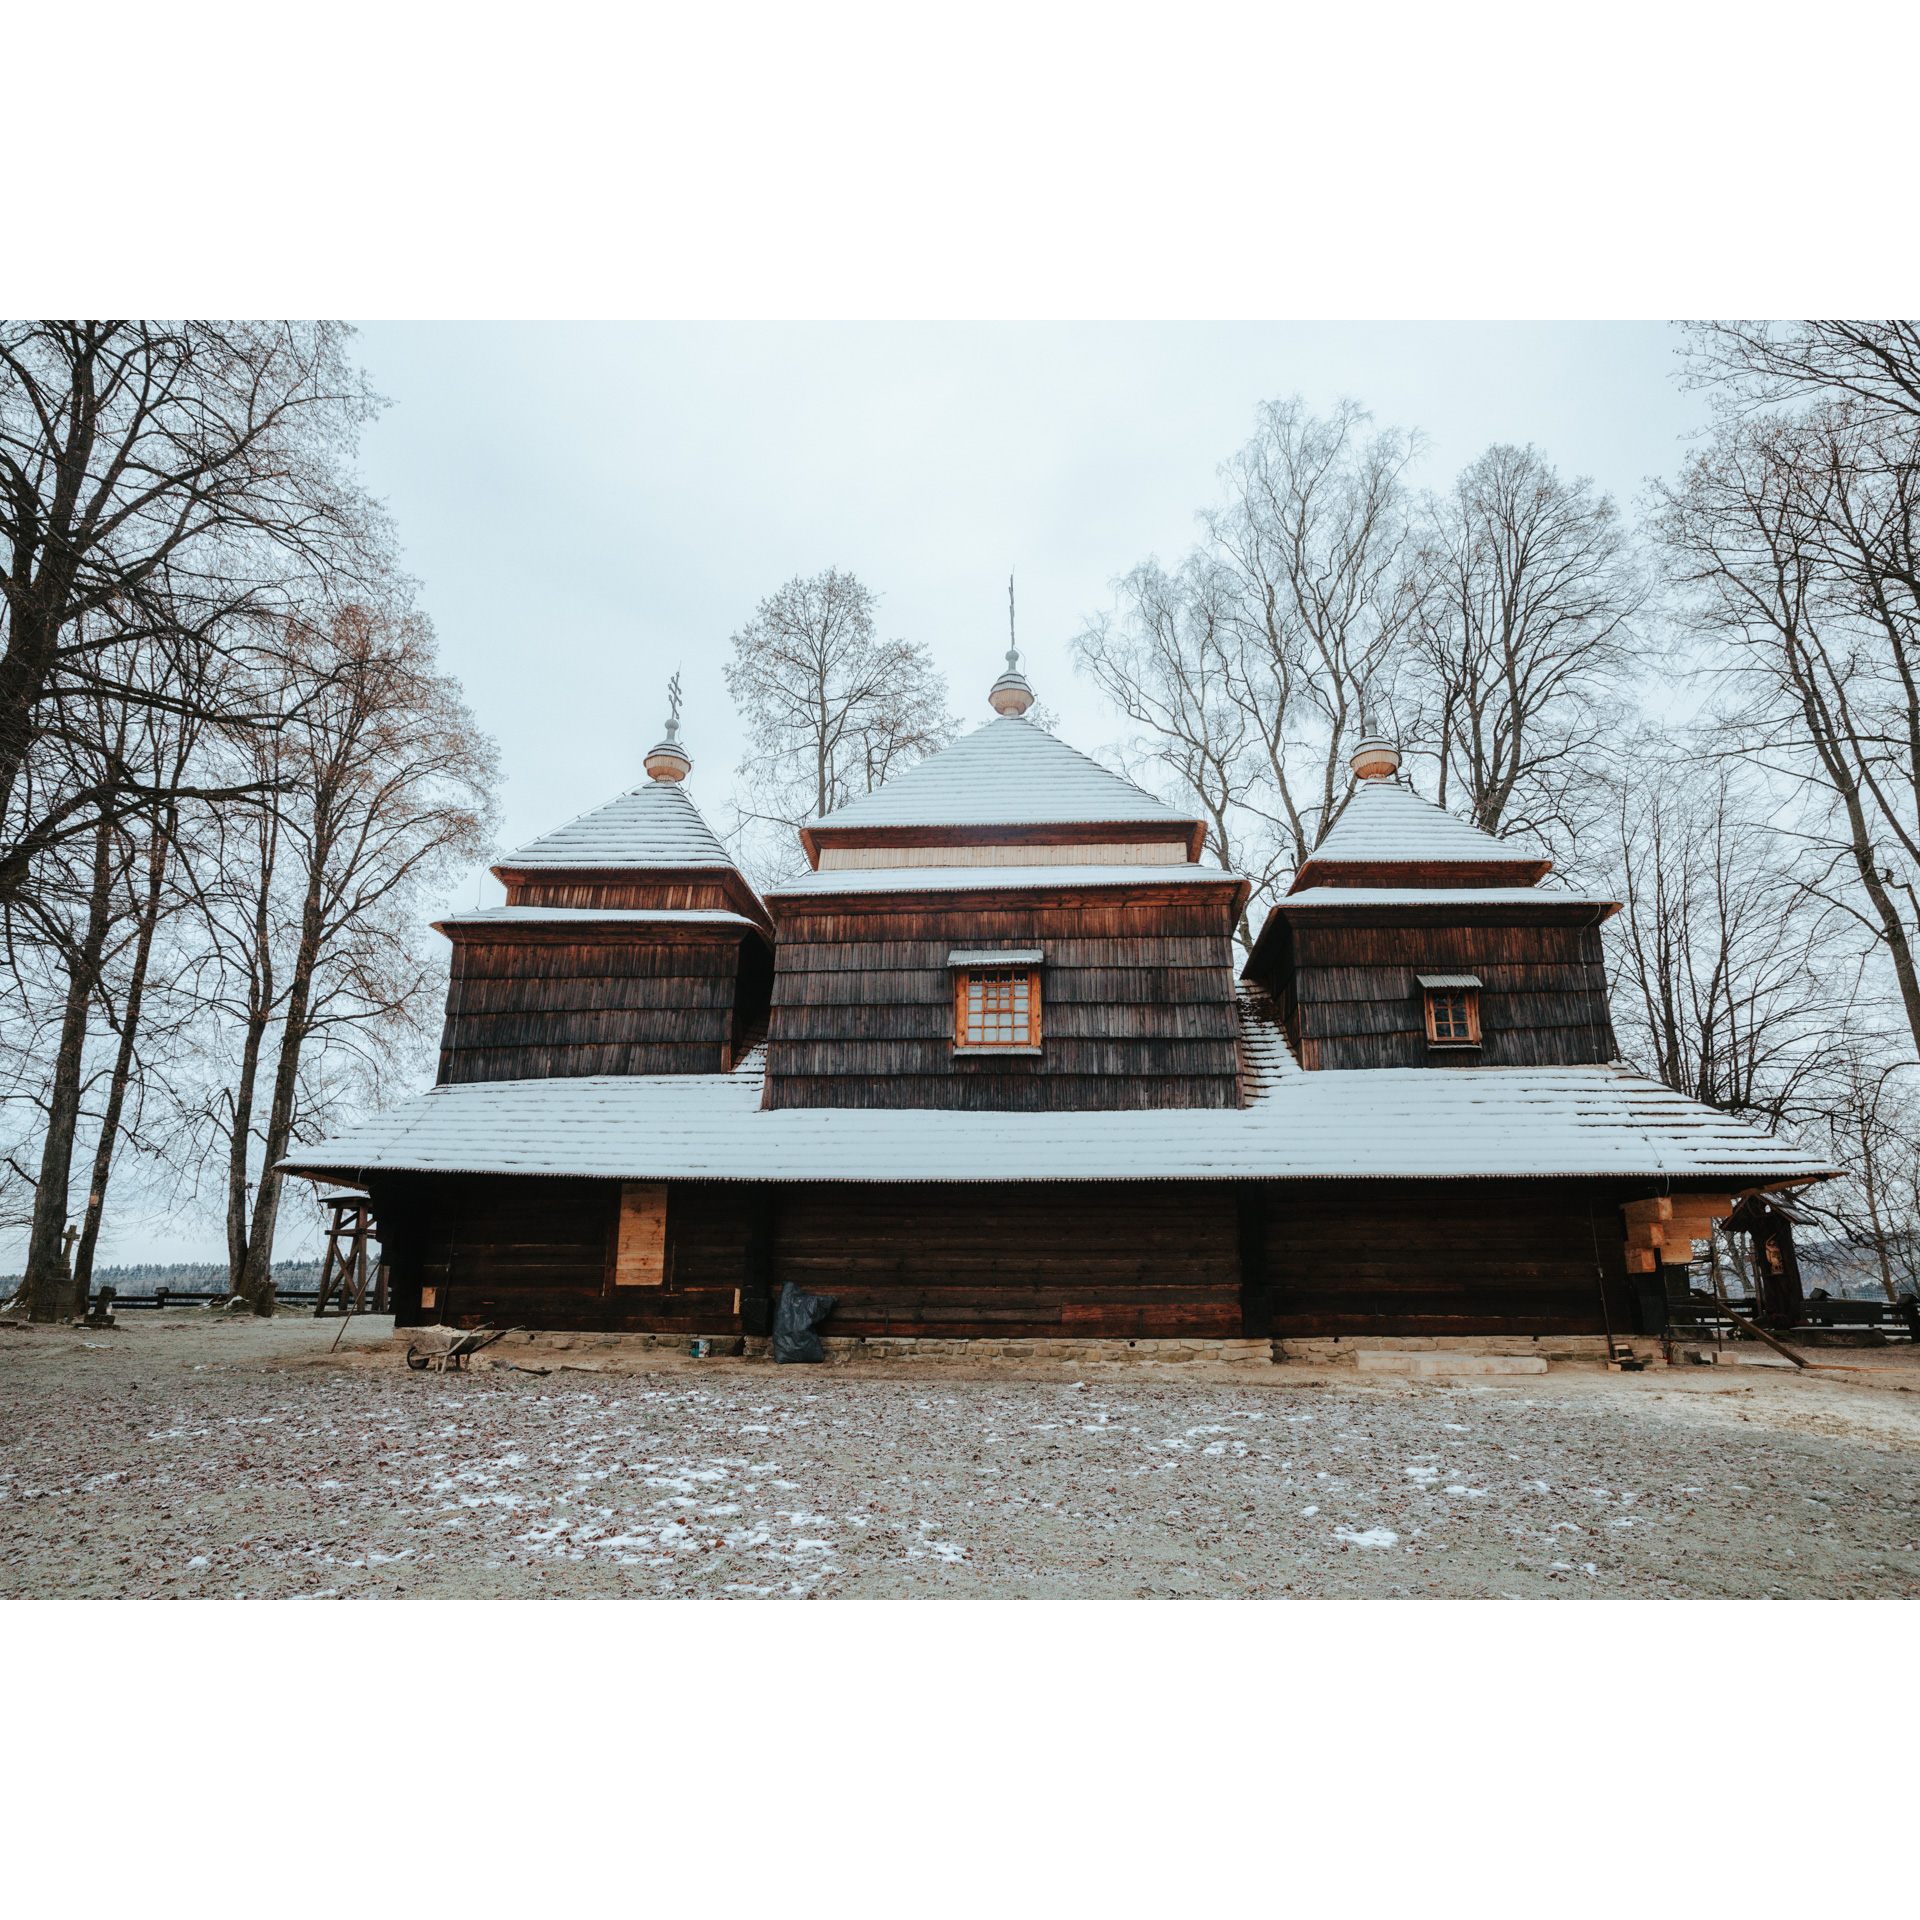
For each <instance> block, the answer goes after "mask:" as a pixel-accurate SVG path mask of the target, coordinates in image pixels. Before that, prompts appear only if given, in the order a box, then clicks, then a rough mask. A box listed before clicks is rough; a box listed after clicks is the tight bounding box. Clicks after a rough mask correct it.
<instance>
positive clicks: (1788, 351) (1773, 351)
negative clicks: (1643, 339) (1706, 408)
mask: <svg viewBox="0 0 1920 1920" xmlns="http://www.w3.org/2000/svg"><path fill="white" fill-rule="evenodd" d="M1687 333H1688V336H1689V337H1688V343H1687V348H1686V371H1687V376H1688V379H1689V381H1690V383H1691V384H1692V385H1694V386H1697V387H1705V388H1707V389H1709V390H1711V391H1713V392H1714V393H1715V394H1716V396H1717V397H1718V398H1719V399H1721V400H1722V401H1724V402H1725V403H1727V404H1728V405H1730V406H1732V407H1733V408H1735V409H1738V410H1742V411H1746V410H1751V409H1752V408H1754V407H1771V406H1778V405H1780V404H1782V403H1783V402H1793V401H1804V400H1829V399H1833V398H1836V397H1838V396H1842V395H1844V396H1847V397H1849V398H1851V399H1853V400H1855V401H1857V402H1859V403H1860V404H1861V405H1862V406H1863V407H1864V408H1866V409H1867V410H1868V411H1870V412H1886V413H1903V414H1907V415H1910V416H1912V417H1913V418H1915V419H1920V322H1915V321H1912V320H1794V321H1789V322H1786V323H1785V324H1782V323H1779V322H1775V321H1767V320H1701V321H1694V322H1689V323H1687Z"/></svg>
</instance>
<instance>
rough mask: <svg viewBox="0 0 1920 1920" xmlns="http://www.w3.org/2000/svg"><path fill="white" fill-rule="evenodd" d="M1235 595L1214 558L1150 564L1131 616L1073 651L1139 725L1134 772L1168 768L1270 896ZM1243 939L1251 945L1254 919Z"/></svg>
mask: <svg viewBox="0 0 1920 1920" xmlns="http://www.w3.org/2000/svg"><path fill="white" fill-rule="evenodd" d="M1230 593H1231V584H1230V582H1229V581H1228V580H1227V579H1226V578H1225V577H1224V574H1223V571H1222V570H1221V569H1220V568H1218V567H1216V566H1215V565H1213V564H1212V563H1211V562H1210V561H1209V560H1208V559H1207V558H1206V556H1204V555H1201V554H1193V555H1190V556H1189V557H1188V559H1187V561H1186V562H1185V563H1184V564H1183V565H1182V567H1181V568H1180V571H1179V572H1178V573H1177V574H1169V573H1167V572H1166V570H1165V569H1164V568H1163V567H1162V566H1161V565H1160V563H1159V562H1158V561H1157V560H1144V561H1142V562H1141V563H1140V565H1139V566H1137V567H1135V568H1134V570H1133V571H1132V572H1131V573H1130V574H1128V575H1127V576H1126V577H1125V578H1124V579H1123V580H1121V581H1120V582H1119V583H1118V594H1119V599H1120V607H1119V609H1118V610H1117V611H1116V612H1115V613H1110V614H1108V613H1102V614H1096V615H1094V616H1093V617H1091V618H1090V619H1089V620H1088V621H1087V623H1086V624H1085V626H1084V627H1083V628H1082V629H1081V631H1080V632H1079V633H1078V634H1077V635H1076V636H1075V638H1074V642H1073V651H1074V661H1075V664H1076V665H1077V666H1078V667H1079V668H1080V670H1081V671H1082V672H1084V673H1086V674H1087V675H1088V676H1089V677H1090V678H1091V679H1092V680H1093V681H1094V683H1095V684H1096V685H1097V686H1098V687H1099V688H1100V690H1101V692H1103V693H1104V694H1105V695H1106V696H1107V698H1108V700H1109V701H1111V702H1112V704H1113V705H1114V706H1115V707H1116V708H1118V709H1119V711H1120V712H1121V713H1122V714H1123V715H1124V716H1125V717H1126V718H1127V720H1128V721H1130V722H1131V723H1132V724H1133V725H1134V726H1135V727H1136V728H1138V729H1139V731H1138V732H1137V733H1136V735H1135V736H1134V738H1133V740H1132V741H1131V742H1130V743H1129V752H1128V757H1129V760H1130V761H1131V763H1132V767H1131V770H1132V771H1134V772H1136V773H1142V774H1145V773H1146V772H1147V771H1148V770H1149V769H1151V770H1152V771H1154V772H1157V773H1158V774H1160V775H1161V776H1162V779H1163V781H1167V782H1171V784H1172V786H1173V788H1174V789H1175V790H1176V791H1177V792H1178V793H1179V794H1181V795H1182V796H1183V797H1184V798H1187V799H1189V800H1190V801H1191V802H1192V804H1194V805H1197V806H1198V807H1199V808H1200V809H1201V811H1202V812H1203V813H1204V814H1205V816H1206V820H1207V841H1208V845H1209V846H1210V847H1211V849H1212V851H1213V853H1214V855H1215V857H1216V858H1217V859H1218V860H1219V862H1220V864H1221V865H1222V866H1223V867H1228V868H1232V869H1234V870H1236V871H1242V872H1245V871H1249V869H1251V870H1252V874H1253V877H1254V879H1255V881H1256V887H1255V892H1256V894H1260V893H1263V892H1266V891H1269V890H1270V888H1271V882H1272V875H1271V873H1270V872H1268V871H1262V869H1263V868H1270V867H1271V866H1272V864H1273V863H1272V859H1271V853H1270V852H1269V854H1268V855H1267V857H1266V858H1264V859H1263V858H1262V857H1261V855H1260V853H1259V852H1258V850H1257V841H1258V839H1259V837H1260V828H1261V827H1262V826H1263V825H1264V820H1263V817H1262V815H1261V811H1260V807H1259V791H1258V790H1259V788H1260V784H1261V781H1262V779H1263V777H1264V775H1265V773H1266V770H1267V761H1266V756H1265V753H1264V751H1263V748H1264V740H1263V737H1262V735H1261V734H1260V732H1259V730H1258V729H1257V728H1256V727H1255V725H1254V723H1253V721H1252V720H1251V718H1250V717H1249V713H1248V702H1247V701H1246V700H1245V699H1244V698H1243V697H1242V696H1241V690H1240V688H1239V687H1238V686H1237V685H1236V681H1235V674H1236V672H1237V669H1238V653H1239V649H1238V635H1237V632H1236V630H1235V628H1234V626H1233V623H1232V621H1231V619H1230V617H1229V606H1228V596H1229V595H1230ZM1243 827H1246V828H1247V829H1248V831H1247V832H1246V834H1245V835H1244V836H1243V834H1242V831H1241V829H1242V828H1243ZM1267 837H1268V839H1269V841H1270V840H1271V836H1267ZM1240 939H1241V943H1242V944H1243V945H1244V946H1247V947H1249V948H1250V947H1251V945H1252V938H1251V934H1250V931H1249V928H1248V922H1247V916H1246V915H1245V914H1244V913H1243V914H1242V915H1241V918H1240Z"/></svg>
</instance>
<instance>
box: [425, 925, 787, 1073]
mask: <svg viewBox="0 0 1920 1920" xmlns="http://www.w3.org/2000/svg"><path fill="white" fill-rule="evenodd" d="M747 947H751V948H752V949H753V951H751V952H748V953H746V954H745V956H744V970H743V948H747ZM767 975H768V962H767V960H766V958H765V948H764V946H763V945H762V943H761V942H760V941H759V939H758V938H757V937H756V936H749V938H748V939H747V940H744V941H742V940H734V939H723V940H713V939H707V940H698V941H695V940H684V941H681V940H673V939H667V938H660V937H657V936H656V937H654V938H652V939H646V940H638V939H632V938H624V939H616V940H604V941H593V940H581V941H575V942H563V941H557V940H554V939H553V938H551V937H542V938H540V939H524V940H512V939H501V940H499V941H488V942H481V941H473V940H459V941H456V942H455V944H454V949H453V965H452V974H451V979H450V980H449V983H448V987H447V1014H446V1024H445V1027H444V1028H443V1030H442V1035H441V1041H440V1084H441V1085H443V1086H445V1085H461V1084H465V1083H468V1082H471V1081H478V1080H547V1079H561V1078H571V1077H575V1076H578V1075H582V1074H594V1073H612V1074H632V1073H724V1072H726V1071H728V1070H729V1068H730V1067H731V1065H732V1061H733V1052H734V1048H735V1046H736V1045H737V1044H738V1040H739V1036H740V1031H741V1028H742V1024H743V1022H744V1021H746V1020H749V1019H752V1018H757V1015H758V1011H759V1008H760V1007H763V1006H764V1005H765V999H766V992H767V988H768V984H769V982H768V978H767Z"/></svg>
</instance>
